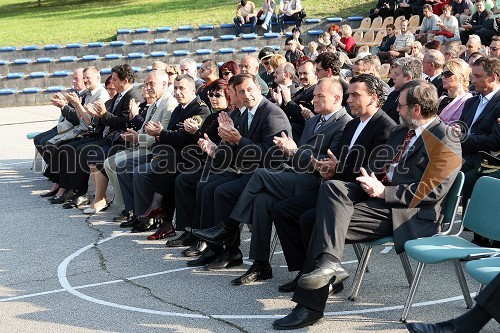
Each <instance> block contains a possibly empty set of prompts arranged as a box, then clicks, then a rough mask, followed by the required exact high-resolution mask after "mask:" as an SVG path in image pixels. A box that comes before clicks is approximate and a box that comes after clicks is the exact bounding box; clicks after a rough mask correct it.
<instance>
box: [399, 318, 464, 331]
mask: <svg viewBox="0 0 500 333" xmlns="http://www.w3.org/2000/svg"><path fill="white" fill-rule="evenodd" d="M406 328H407V329H408V331H410V332H411V333H456V332H458V329H457V325H455V323H454V322H452V321H445V322H442V323H437V324H423V323H407V324H406Z"/></svg>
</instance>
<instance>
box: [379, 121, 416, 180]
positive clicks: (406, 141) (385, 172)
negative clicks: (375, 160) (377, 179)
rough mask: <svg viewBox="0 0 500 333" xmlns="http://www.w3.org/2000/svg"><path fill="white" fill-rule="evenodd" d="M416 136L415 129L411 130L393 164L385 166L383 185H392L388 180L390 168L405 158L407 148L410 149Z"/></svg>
mask: <svg viewBox="0 0 500 333" xmlns="http://www.w3.org/2000/svg"><path fill="white" fill-rule="evenodd" d="M414 136H415V130H414V129H411V130H409V131H408V134H406V136H405V138H404V140H403V144H402V145H401V146H400V147H399V150H398V152H397V153H396V156H394V158H393V159H392V161H391V163H388V164H386V165H384V167H383V170H382V174H383V175H384V176H383V177H382V180H381V182H382V183H383V184H389V183H390V182H389V180H388V179H387V171H389V168H390V167H391V165H392V164H396V163H399V161H400V160H401V158H402V157H403V155H404V153H405V151H406V148H408V145H409V144H410V141H411V139H412V138H413V137H414Z"/></svg>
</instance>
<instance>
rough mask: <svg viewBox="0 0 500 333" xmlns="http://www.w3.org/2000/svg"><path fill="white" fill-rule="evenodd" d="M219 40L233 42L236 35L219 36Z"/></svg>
mask: <svg viewBox="0 0 500 333" xmlns="http://www.w3.org/2000/svg"><path fill="white" fill-rule="evenodd" d="M219 38H220V40H235V39H236V35H221V36H220V37H219Z"/></svg>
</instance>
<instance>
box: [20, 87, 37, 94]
mask: <svg viewBox="0 0 500 333" xmlns="http://www.w3.org/2000/svg"><path fill="white" fill-rule="evenodd" d="M22 91H23V93H24V94H37V93H39V92H40V91H42V88H40V87H30V88H24V89H23V90H22Z"/></svg>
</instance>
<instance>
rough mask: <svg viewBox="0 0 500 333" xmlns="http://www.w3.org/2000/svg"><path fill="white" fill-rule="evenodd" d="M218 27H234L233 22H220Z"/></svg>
mask: <svg viewBox="0 0 500 333" xmlns="http://www.w3.org/2000/svg"><path fill="white" fill-rule="evenodd" d="M220 27H221V28H222V29H233V28H235V26H234V23H221V25H220Z"/></svg>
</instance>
